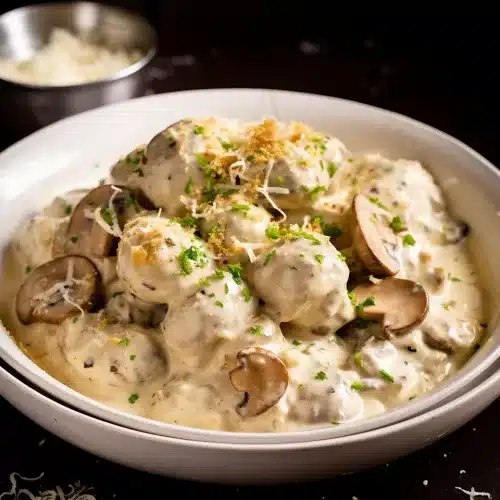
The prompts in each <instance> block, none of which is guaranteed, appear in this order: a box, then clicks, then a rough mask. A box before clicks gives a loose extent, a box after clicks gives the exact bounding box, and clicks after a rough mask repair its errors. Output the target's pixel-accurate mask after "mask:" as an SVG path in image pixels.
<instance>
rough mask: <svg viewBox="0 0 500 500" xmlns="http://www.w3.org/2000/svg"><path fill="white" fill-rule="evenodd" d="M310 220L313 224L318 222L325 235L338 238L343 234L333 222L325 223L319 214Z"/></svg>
mask: <svg viewBox="0 0 500 500" xmlns="http://www.w3.org/2000/svg"><path fill="white" fill-rule="evenodd" d="M311 222H312V223H313V224H319V225H320V226H321V230H322V231H323V234H324V235H325V236H329V237H330V238H338V237H339V236H342V235H343V234H344V233H343V231H342V230H341V229H340V228H339V227H338V226H336V225H335V224H327V223H326V222H325V221H324V219H323V217H321V215H317V216H316V217H314V218H313V219H312V221H311Z"/></svg>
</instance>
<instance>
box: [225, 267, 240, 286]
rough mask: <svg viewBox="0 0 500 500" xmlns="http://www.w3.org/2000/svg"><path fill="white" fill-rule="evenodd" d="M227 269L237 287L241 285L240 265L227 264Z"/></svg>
mask: <svg viewBox="0 0 500 500" xmlns="http://www.w3.org/2000/svg"><path fill="white" fill-rule="evenodd" d="M227 269H228V271H229V272H230V273H231V276H232V277H233V280H234V282H235V283H236V284H237V285H241V283H242V281H243V280H242V277H241V273H242V271H243V268H242V267H241V264H228V265H227Z"/></svg>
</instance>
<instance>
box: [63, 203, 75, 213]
mask: <svg viewBox="0 0 500 500" xmlns="http://www.w3.org/2000/svg"><path fill="white" fill-rule="evenodd" d="M71 210H73V207H72V206H71V205H66V206H65V207H64V212H65V213H66V214H67V215H69V214H70V213H71Z"/></svg>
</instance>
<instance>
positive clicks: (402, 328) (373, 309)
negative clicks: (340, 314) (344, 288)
mask: <svg viewBox="0 0 500 500" xmlns="http://www.w3.org/2000/svg"><path fill="white" fill-rule="evenodd" d="M353 292H354V295H355V297H356V302H357V304H358V305H360V304H363V302H364V301H365V300H366V299H368V298H373V301H374V302H375V304H374V305H366V306H363V307H358V308H357V313H358V316H359V317H360V318H362V319H367V320H372V321H380V322H381V323H382V326H383V328H384V331H385V333H386V334H387V335H392V334H403V333H407V332H409V331H410V330H412V329H414V328H417V327H418V326H419V325H420V324H421V323H422V322H423V321H424V319H425V317H426V315H427V312H428V310H429V296H428V295H427V292H426V291H425V289H424V288H423V287H422V286H421V285H419V284H418V283H416V282H415V281H411V280H406V279H399V278H387V279H385V280H382V281H380V282H379V283H376V284H375V283H366V284H363V285H359V286H357V287H356V288H354V290H353Z"/></svg>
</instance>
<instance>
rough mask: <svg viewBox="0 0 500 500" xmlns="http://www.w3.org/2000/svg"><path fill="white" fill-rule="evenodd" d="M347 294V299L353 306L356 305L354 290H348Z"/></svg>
mask: <svg viewBox="0 0 500 500" xmlns="http://www.w3.org/2000/svg"><path fill="white" fill-rule="evenodd" d="M347 296H348V297H349V300H350V301H351V304H352V305H353V306H355V305H356V302H357V299H356V294H355V293H354V292H348V293H347Z"/></svg>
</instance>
